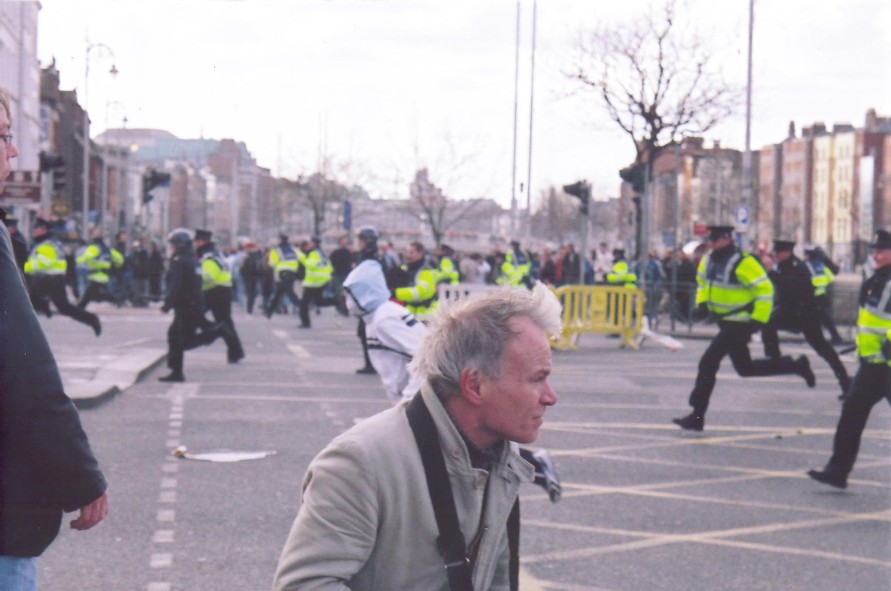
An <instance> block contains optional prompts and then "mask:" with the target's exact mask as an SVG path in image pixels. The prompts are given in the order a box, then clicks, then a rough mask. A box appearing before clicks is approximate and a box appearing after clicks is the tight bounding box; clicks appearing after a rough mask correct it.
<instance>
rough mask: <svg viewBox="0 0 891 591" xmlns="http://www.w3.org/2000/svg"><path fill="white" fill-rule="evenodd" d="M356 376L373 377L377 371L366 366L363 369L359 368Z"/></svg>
mask: <svg viewBox="0 0 891 591" xmlns="http://www.w3.org/2000/svg"><path fill="white" fill-rule="evenodd" d="M356 373H357V374H361V375H367V376H373V375H375V374H376V373H377V370H376V369H374V368H373V367H371V366H370V365H366V366H365V367H360V368H359V369H357V370H356Z"/></svg>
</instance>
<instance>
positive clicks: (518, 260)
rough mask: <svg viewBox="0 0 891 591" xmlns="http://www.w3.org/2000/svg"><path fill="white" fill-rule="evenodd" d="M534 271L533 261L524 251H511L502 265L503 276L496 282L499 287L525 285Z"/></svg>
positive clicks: (505, 256) (506, 254)
mask: <svg viewBox="0 0 891 591" xmlns="http://www.w3.org/2000/svg"><path fill="white" fill-rule="evenodd" d="M531 269H532V261H530V260H529V257H528V256H526V253H525V252H523V251H522V250H509V251H507V252H506V253H505V255H504V262H503V263H501V276H500V277H498V279H496V280H495V282H496V283H497V284H498V285H513V286H520V285H525V284H526V281H527V280H528V277H529V272H530V271H531Z"/></svg>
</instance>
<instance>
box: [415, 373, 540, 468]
mask: <svg viewBox="0 0 891 591" xmlns="http://www.w3.org/2000/svg"><path fill="white" fill-rule="evenodd" d="M419 395H420V396H422V397H423V398H424V403H425V404H426V405H427V408H428V409H429V410H430V416H431V417H433V422H434V424H436V430H437V431H438V433H439V443H440V446H441V447H442V451H443V454H444V456H445V461H446V465H449V466H454V467H456V468H459V469H461V470H462V471H473V470H474V468H473V466H472V465H471V463H470V452H469V451H468V450H467V444H466V443H464V438H462V437H461V433H459V432H458V427H457V426H455V423H454V421H452V418H451V416H449V413H448V411H446V409H445V407H444V406H443V404H442V402H440V400H439V397H438V396H437V395H436V393H435V392H434V391H433V387H432V386H431V385H430V383H429V382H426V381H425V382H424V384H423V385H422V386H421V392H420V394H419ZM516 448H517V445H516V444H515V443H513V442H508V445H505V446H503V449H502V452H501V457H500V458H498V460H497V461H496V464H495V467H493V469H492V472H493V473H495V472H498V471H499V470H500V471H502V472H503V473H504V475H505V477H508V478H512V479H516V480H517V481H519V482H532V479H533V478H534V476H535V468H533V467H532V465H531V464H529V463H528V462H527V461H525V460H524V459H522V458H521V457H520V456H519V454H518V453H516ZM508 475H510V476H508Z"/></svg>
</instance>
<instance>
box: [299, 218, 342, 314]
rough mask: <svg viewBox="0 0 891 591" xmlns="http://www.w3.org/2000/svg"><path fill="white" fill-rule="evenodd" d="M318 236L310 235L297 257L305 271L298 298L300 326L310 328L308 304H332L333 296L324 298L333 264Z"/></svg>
mask: <svg viewBox="0 0 891 591" xmlns="http://www.w3.org/2000/svg"><path fill="white" fill-rule="evenodd" d="M321 240H322V239H321V238H320V237H319V236H310V238H309V240H307V241H306V242H304V243H303V244H301V245H300V250H299V251H297V258H298V260H299V261H300V265H301V266H303V268H304V269H305V271H306V274H305V275H304V277H303V297H302V298H301V299H300V328H311V326H310V322H309V305H310V303H314V304H315V305H316V306H333V305H334V298H327V299H326V298H324V297H323V294H324V292H325V287H326V286H327V285H328V284H329V283H330V282H331V274H332V273H333V272H334V266H333V265H332V264H331V261H329V260H328V257H326V256H325V253H324V252H322V249H321V248H319V243H320V242H321Z"/></svg>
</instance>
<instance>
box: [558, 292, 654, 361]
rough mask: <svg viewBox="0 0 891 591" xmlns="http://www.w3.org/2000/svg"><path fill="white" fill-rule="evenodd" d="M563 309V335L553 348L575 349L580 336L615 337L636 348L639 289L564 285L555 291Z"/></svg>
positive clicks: (640, 324) (641, 303)
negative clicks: (606, 335)
mask: <svg viewBox="0 0 891 591" xmlns="http://www.w3.org/2000/svg"><path fill="white" fill-rule="evenodd" d="M554 293H555V294H556V295H557V298H558V299H559V300H560V305H561V306H563V333H562V334H561V335H560V338H559V339H557V340H556V341H554V342H553V343H552V346H553V347H554V348H555V349H574V348H575V346H576V343H577V341H578V338H579V336H580V335H582V334H589V333H599V334H616V335H619V336H620V337H622V345H623V346H626V347H630V348H632V349H637V348H638V343H637V342H636V340H635V337H636V336H637V335H638V333H640V331H641V328H642V327H643V310H644V294H643V292H642V291H640V290H639V289H629V288H627V287H607V286H601V285H564V286H563V287H558V288H557V289H556V290H554Z"/></svg>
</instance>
